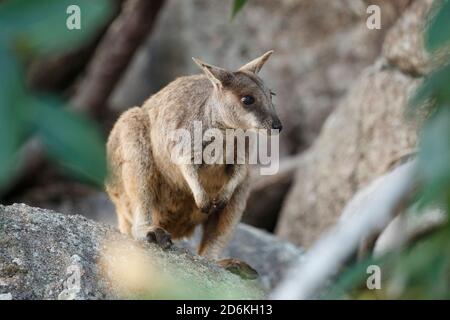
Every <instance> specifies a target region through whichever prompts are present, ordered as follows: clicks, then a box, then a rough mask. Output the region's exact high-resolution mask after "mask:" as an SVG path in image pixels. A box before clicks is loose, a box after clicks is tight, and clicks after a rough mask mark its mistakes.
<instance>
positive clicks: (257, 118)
mask: <svg viewBox="0 0 450 320" xmlns="http://www.w3.org/2000/svg"><path fill="white" fill-rule="evenodd" d="M272 53H273V51H269V52H267V53H265V54H263V55H262V56H261V57H259V58H256V59H255V60H252V61H250V62H249V63H247V64H245V65H244V66H242V67H241V68H239V70H238V71H228V70H226V69H223V68H219V67H216V66H213V65H210V64H207V63H205V62H203V61H200V60H198V59H195V58H193V59H194V61H195V62H196V63H197V64H198V65H199V66H200V68H201V69H202V70H203V72H204V73H205V74H206V76H207V78H208V79H209V80H210V81H211V83H212V84H213V87H214V88H213V92H212V97H211V98H212V99H213V101H214V102H213V107H214V108H213V120H214V121H217V122H218V123H219V124H221V125H225V126H226V127H227V128H233V129H237V128H241V129H267V130H270V129H276V130H281V128H282V125H281V121H280V119H279V118H278V116H277V113H276V111H275V108H274V105H273V103H272V96H273V95H274V93H273V92H272V91H271V90H270V89H269V88H267V87H266V85H265V84H264V82H263V81H262V80H261V78H260V77H259V76H258V72H259V71H260V70H261V68H262V66H263V65H264V63H265V62H266V61H267V59H269V57H270V55H271V54H272Z"/></svg>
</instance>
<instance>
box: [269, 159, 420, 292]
mask: <svg viewBox="0 0 450 320" xmlns="http://www.w3.org/2000/svg"><path fill="white" fill-rule="evenodd" d="M415 169H416V161H411V162H409V163H406V164H404V165H402V166H400V167H398V168H396V169H395V170H393V171H392V172H390V173H388V174H386V175H384V176H381V177H379V178H378V179H377V180H375V181H374V182H372V184H371V185H370V186H369V187H368V189H370V190H371V192H370V197H365V200H366V201H360V200H361V198H359V199H354V200H355V201H351V202H350V203H349V204H348V205H347V207H346V208H345V209H344V212H343V216H347V217H349V218H348V219H341V220H340V221H339V223H338V224H337V225H336V226H335V227H333V228H332V229H331V230H330V231H329V232H328V233H326V234H325V235H324V236H323V237H322V238H321V239H320V240H319V241H318V242H317V243H316V244H315V245H314V246H313V247H312V248H311V249H310V250H309V252H308V253H307V254H306V256H305V257H303V258H302V259H301V261H298V262H297V264H296V265H294V266H293V267H292V269H291V270H290V271H289V272H288V273H287V276H286V278H285V279H284V281H282V282H281V284H280V285H279V286H278V288H276V289H275V290H274V292H273V294H272V295H271V298H272V299H311V298H314V297H315V296H316V295H317V293H318V291H319V290H320V289H321V288H322V286H323V285H324V283H325V282H326V281H327V280H328V279H329V278H330V277H331V276H333V275H334V274H335V273H336V272H337V271H338V270H339V268H340V267H341V266H342V265H343V263H344V262H345V261H346V259H347V258H348V257H349V256H350V255H351V254H353V253H354V252H355V251H356V249H357V247H358V245H359V244H360V242H361V240H362V239H364V238H365V237H367V236H368V235H371V234H373V233H374V232H376V231H377V230H381V229H383V228H384V227H386V226H387V224H388V223H389V222H390V221H391V220H392V218H393V216H394V215H395V212H397V211H398V208H399V207H401V206H402V205H403V204H404V202H405V201H407V200H408V199H409V197H410V194H411V192H412V191H413V190H414V189H415V187H416V185H417V183H418V181H417V178H416V175H415V172H416V170H415ZM355 198H357V197H355ZM350 211H351V212H356V213H357V214H355V215H353V214H350Z"/></svg>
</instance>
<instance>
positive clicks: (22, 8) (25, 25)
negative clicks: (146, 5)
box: [0, 0, 112, 54]
mask: <svg viewBox="0 0 450 320" xmlns="http://www.w3.org/2000/svg"><path fill="white" fill-rule="evenodd" d="M70 5H77V6H79V7H80V11H81V15H80V16H81V29H80V30H77V29H76V30H69V29H68V28H67V26H66V20H67V18H68V17H69V16H70V14H68V13H67V12H66V10H67V8H68V7H69V6H70ZM111 13H112V7H111V4H110V1H109V0H95V1H92V0H40V1H30V0H11V1H4V2H2V3H0V39H8V42H9V43H11V44H12V45H13V46H14V47H15V48H17V49H19V50H20V51H22V52H24V53H28V52H29V51H31V52H33V53H39V54H45V53H53V51H54V50H58V51H66V50H70V49H73V48H75V47H77V46H79V45H80V44H81V43H82V42H83V41H85V40H87V39H88V38H89V37H90V36H92V35H93V33H94V32H95V31H96V30H97V29H98V27H100V26H101V25H103V24H104V23H105V22H106V21H107V19H108V17H109V16H110V15H111Z"/></svg>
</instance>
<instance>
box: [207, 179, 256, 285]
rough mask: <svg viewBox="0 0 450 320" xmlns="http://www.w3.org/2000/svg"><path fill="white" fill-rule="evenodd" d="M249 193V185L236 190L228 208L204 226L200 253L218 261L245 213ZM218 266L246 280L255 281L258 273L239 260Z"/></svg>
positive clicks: (223, 262) (215, 215)
mask: <svg viewBox="0 0 450 320" xmlns="http://www.w3.org/2000/svg"><path fill="white" fill-rule="evenodd" d="M248 192H249V188H248V183H247V182H244V184H243V185H241V186H239V187H237V188H236V190H235V192H234V194H233V196H232V197H231V199H230V201H229V203H228V204H227V206H226V207H225V208H224V209H223V210H222V211H221V212H218V213H213V214H212V215H211V216H210V217H209V218H208V220H206V222H205V223H204V224H203V236H202V240H201V242H200V247H199V250H198V253H199V254H200V255H202V256H206V257H208V258H211V259H217V258H218V257H219V254H220V252H221V251H222V249H224V247H225V245H226V244H227V243H228V241H229V239H230V238H231V236H232V233H233V231H234V229H235V227H236V225H237V224H238V222H239V221H240V219H241V216H242V213H243V212H244V209H245V205H246V199H247V195H248ZM218 264H219V265H220V266H221V267H223V268H225V269H227V270H228V271H230V272H233V273H235V274H238V275H239V276H241V277H242V278H245V279H255V278H257V277H258V273H257V272H256V270H255V269H253V268H252V267H250V266H249V265H248V264H247V263H246V262H244V261H240V260H238V259H223V260H219V261H218Z"/></svg>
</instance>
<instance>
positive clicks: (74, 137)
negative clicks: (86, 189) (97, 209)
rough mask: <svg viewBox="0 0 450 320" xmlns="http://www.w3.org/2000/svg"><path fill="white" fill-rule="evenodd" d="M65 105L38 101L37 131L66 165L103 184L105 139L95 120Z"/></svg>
mask: <svg viewBox="0 0 450 320" xmlns="http://www.w3.org/2000/svg"><path fill="white" fill-rule="evenodd" d="M61 105H62V103H59V102H58V101H55V100H48V99H47V100H45V101H44V100H40V101H35V103H34V104H33V112H32V115H33V116H32V117H31V121H32V123H33V125H34V126H35V128H36V130H37V134H38V135H39V136H41V137H42V139H43V141H44V143H45V145H46V147H47V149H48V151H49V153H50V155H51V156H53V157H54V158H55V159H56V160H57V161H58V162H59V163H60V164H61V165H62V166H64V167H66V168H68V169H70V170H71V171H72V172H74V173H75V174H77V175H80V176H81V177H82V178H85V179H87V180H88V181H90V182H92V183H95V184H96V185H99V186H100V185H102V184H103V181H104V178H105V176H106V156H105V142H104V140H103V139H102V136H101V135H100V133H99V132H98V131H97V129H96V127H95V125H94V123H91V122H90V121H89V120H88V119H85V118H84V117H81V116H80V115H78V114H75V113H72V112H69V111H67V110H66V109H67V108H61V107H59V106H61Z"/></svg>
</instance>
